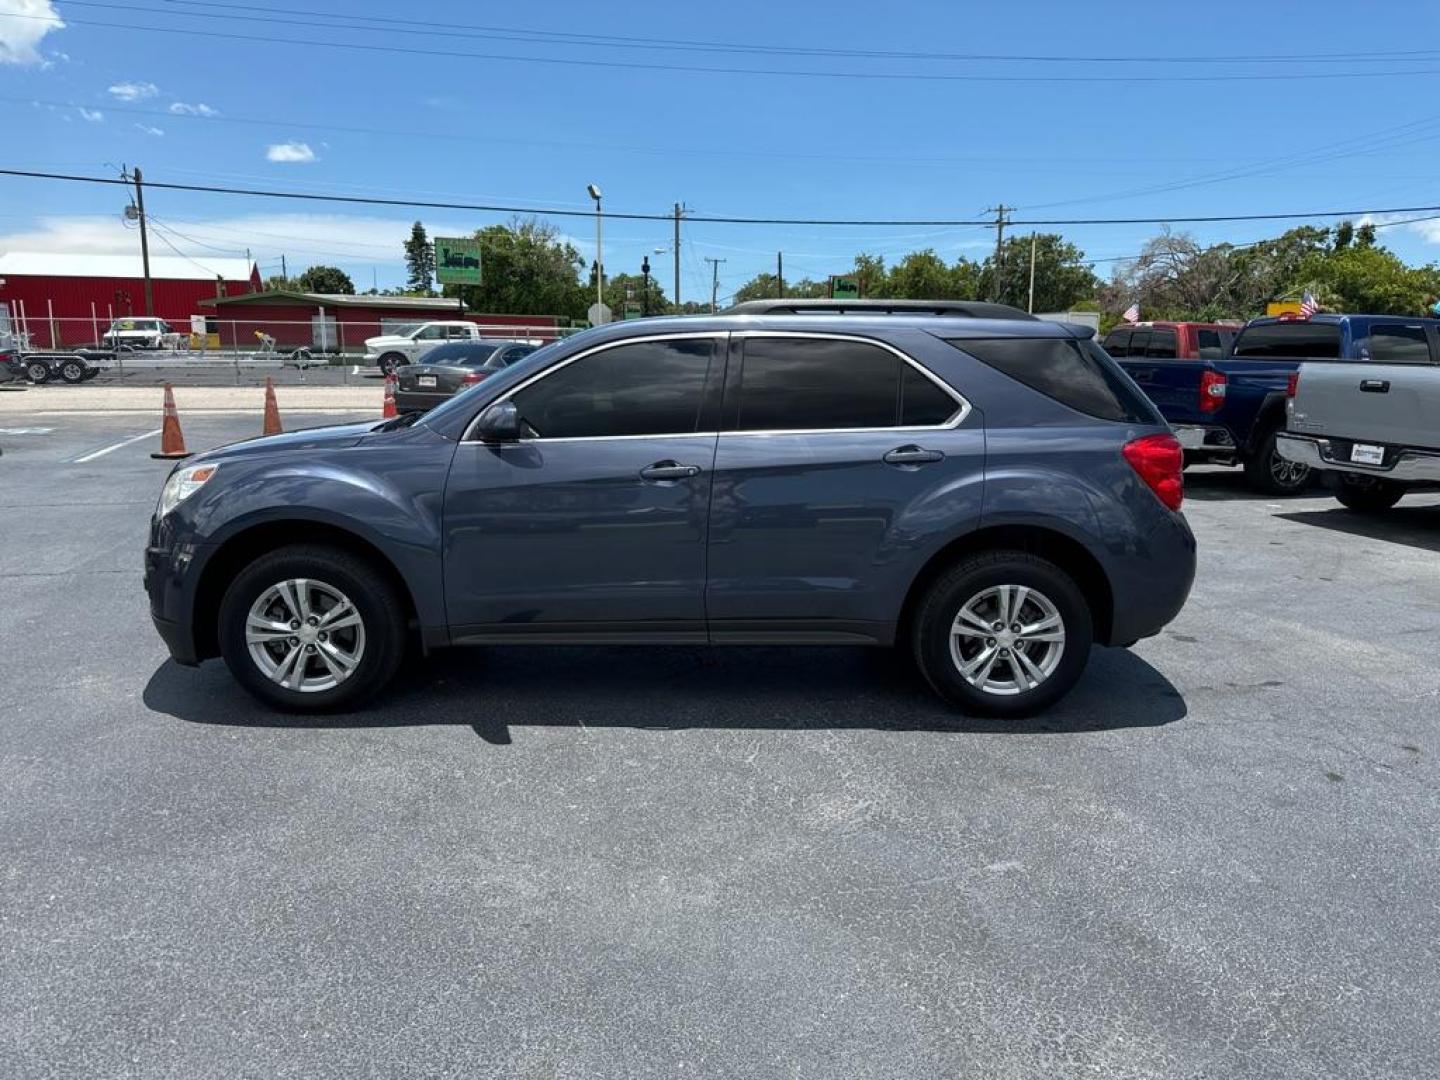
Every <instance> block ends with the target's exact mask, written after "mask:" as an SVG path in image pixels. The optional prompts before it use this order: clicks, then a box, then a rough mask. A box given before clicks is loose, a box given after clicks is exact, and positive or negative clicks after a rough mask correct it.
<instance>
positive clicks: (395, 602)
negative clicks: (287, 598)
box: [218, 545, 406, 713]
mask: <svg viewBox="0 0 1440 1080" xmlns="http://www.w3.org/2000/svg"><path fill="white" fill-rule="evenodd" d="M297 578H306V579H309V580H310V581H312V582H317V583H320V584H321V585H323V586H325V587H328V588H330V589H332V590H337V591H338V592H340V593H342V594H343V595H344V596H345V597H347V598H348V599H349V600H350V601H351V603H352V604H353V605H354V607H355V609H356V610H357V611H358V613H359V615H360V619H361V622H362V626H363V630H364V646H363V649H362V650H360V655H359V660H358V663H357V664H356V666H355V668H354V670H353V671H352V672H351V674H350V675H349V676H348V677H347V678H346V679H345V680H344V681H343V682H340V683H339V684H338V685H336V686H333V687H330V688H328V689H320V690H313V691H309V692H305V691H301V690H296V689H291V688H289V687H282V686H280V685H279V684H278V683H277V682H275V681H273V680H272V679H271V677H270V676H268V675H267V674H266V673H265V672H264V671H262V670H261V668H260V666H259V663H258V662H257V661H256V660H255V659H254V658H253V657H252V656H251V655H250V648H249V646H248V645H247V643H246V640H245V639H246V633H245V631H246V623H247V621H248V617H249V614H250V609H251V606H252V605H253V604H255V603H256V601H257V600H258V599H259V598H260V597H261V596H262V595H263V594H264V593H265V592H266V591H267V590H269V589H270V588H271V587H272V586H274V585H276V584H277V583H279V582H283V581H288V580H293V579H297ZM219 620H220V622H219V627H218V630H219V635H218V636H219V641H220V654H221V655H222V656H223V657H224V658H225V663H226V665H227V666H228V667H229V668H230V672H231V674H233V675H234V676H235V679H236V681H237V682H239V683H240V685H241V686H243V687H244V688H245V689H246V690H248V691H249V692H250V693H251V694H253V695H254V696H255V697H257V698H259V699H260V700H261V701H262V702H264V703H265V704H266V705H269V706H271V707H272V708H275V709H279V710H281V711H282V712H297V713H320V712H336V711H339V710H343V709H353V708H356V707H358V706H362V705H364V704H365V703H366V702H368V701H369V700H370V699H371V698H372V697H374V695H375V694H376V693H378V692H379V691H380V690H381V689H382V688H383V687H384V686H385V684H386V683H388V682H389V681H390V680H391V679H392V678H393V677H394V675H395V672H396V670H397V669H398V668H399V666H400V661H401V659H402V658H403V657H404V655H405V630H406V619H405V607H404V604H403V603H402V601H401V598H400V597H399V595H398V594H397V593H396V590H395V587H394V586H393V585H392V584H391V582H390V581H389V579H388V578H386V576H385V575H384V574H383V573H381V572H380V571H379V570H377V569H376V568H375V567H374V566H373V565H372V564H371V563H370V562H368V561H367V560H365V559H364V558H361V557H359V556H357V555H354V554H351V553H350V552H348V551H344V550H341V549H339V548H332V547H321V546H312V545H294V546H291V547H283V548H279V549H278V550H276V551H272V552H270V553H269V554H267V555H262V556H261V557H260V558H258V559H256V560H255V561H254V562H252V563H251V564H250V565H249V566H247V567H246V568H245V569H244V570H242V571H241V572H240V573H239V574H238V575H237V576H236V578H235V580H234V581H233V582H231V584H230V587H229V588H228V589H227V590H226V591H225V597H224V599H223V600H222V601H221V602H220V614H219ZM277 648H279V649H281V650H285V649H286V648H287V646H286V645H285V644H280V643H277ZM320 661H321V658H320V657H318V656H317V657H315V658H314V659H313V660H309V659H307V660H306V661H305V663H308V664H311V665H312V668H311V670H321V669H320Z"/></svg>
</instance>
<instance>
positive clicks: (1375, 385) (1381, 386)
mask: <svg viewBox="0 0 1440 1080" xmlns="http://www.w3.org/2000/svg"><path fill="white" fill-rule="evenodd" d="M1360 392H1361V393H1362V394H1388V393H1389V392H1390V380H1389V379H1361V380H1360Z"/></svg>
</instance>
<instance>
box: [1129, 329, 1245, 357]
mask: <svg viewBox="0 0 1440 1080" xmlns="http://www.w3.org/2000/svg"><path fill="white" fill-rule="evenodd" d="M1239 332H1240V327H1238V326H1226V325H1224V324H1223V323H1203V322H1142V323H1135V324H1133V325H1131V326H1117V327H1115V329H1114V330H1111V331H1110V333H1108V334H1106V335H1105V340H1104V341H1103V342H1102V343H1101V344H1103V345H1104V347H1105V351H1106V352H1108V353H1109V354H1110V355H1111V356H1113V357H1115V359H1117V360H1123V359H1125V358H1127V357H1137V358H1138V357H1147V358H1149V359H1152V360H1220V359H1222V358H1223V357H1225V356H1226V354H1228V353H1229V352H1230V346H1231V345H1233V344H1234V343H1235V335H1236V334H1238V333H1239Z"/></svg>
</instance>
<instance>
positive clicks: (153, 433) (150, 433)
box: [70, 428, 161, 465]
mask: <svg viewBox="0 0 1440 1080" xmlns="http://www.w3.org/2000/svg"><path fill="white" fill-rule="evenodd" d="M160 430H161V429H160V428H156V429H155V430H154V431H147V432H145V434H143V435H135V436H132V437H131V438H128V439H123V440H121V441H120V442H117V443H113V444H112V445H110V446H106V447H104V448H102V449H100V450H96V451H95V452H94V453H92V454H86V455H85V456H84V457H78V458H76V459H75V460H74V461H72V462H71V463H70V464H72V465H84V464H85V462H87V461H94V460H95V459H96V458H99V457H104V456H105V455H106V454H108V453H111V452H112V451H115V450H119V449H120V448H121V447H124V446H129V445H130V444H131V443H137V442H139V441H140V440H141V439H152V438H154V437H155V436H156V435H159V434H160Z"/></svg>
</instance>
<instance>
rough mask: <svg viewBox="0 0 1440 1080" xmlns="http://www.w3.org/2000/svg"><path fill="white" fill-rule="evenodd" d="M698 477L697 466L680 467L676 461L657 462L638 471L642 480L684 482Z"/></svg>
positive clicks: (698, 467) (698, 469)
mask: <svg viewBox="0 0 1440 1080" xmlns="http://www.w3.org/2000/svg"><path fill="white" fill-rule="evenodd" d="M699 475H700V466H699V465H681V464H680V463H679V462H676V461H657V462H655V464H654V465H646V466H645V468H643V469H641V470H640V479H642V480H685V479H688V478H689V477H691V476H699Z"/></svg>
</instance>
